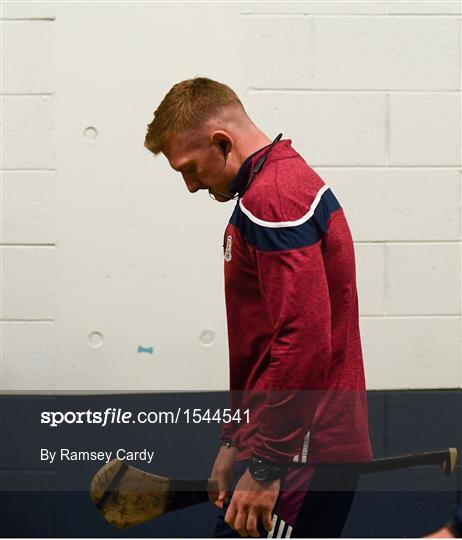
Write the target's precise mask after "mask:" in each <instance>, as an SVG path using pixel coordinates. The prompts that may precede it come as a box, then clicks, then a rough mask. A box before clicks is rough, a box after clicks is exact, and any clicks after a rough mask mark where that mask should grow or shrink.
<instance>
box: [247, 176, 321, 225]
mask: <svg viewBox="0 0 462 540" xmlns="http://www.w3.org/2000/svg"><path fill="white" fill-rule="evenodd" d="M328 189H329V186H328V185H327V184H324V186H322V188H321V189H320V190H319V191H318V192H317V194H316V197H315V198H314V201H313V202H312V203H311V206H310V209H309V210H308V212H307V213H306V214H305V215H304V216H302V217H301V218H300V219H297V220H295V221H265V220H263V219H260V218H257V217H256V216H254V215H253V214H252V213H251V212H250V211H249V210H247V208H246V207H245V206H244V204H243V203H242V199H239V206H240V208H241V210H242V211H243V212H244V214H245V215H246V216H247V217H248V218H249V219H250V220H251V221H253V222H254V223H256V224H257V225H261V226H262V227H271V228H273V229H278V228H280V227H297V225H302V223H305V221H308V220H309V219H310V217H311V216H312V215H313V214H314V211H315V210H316V207H317V206H318V204H319V201H320V200H321V197H322V194H323V193H324V192H325V191H326V190H328Z"/></svg>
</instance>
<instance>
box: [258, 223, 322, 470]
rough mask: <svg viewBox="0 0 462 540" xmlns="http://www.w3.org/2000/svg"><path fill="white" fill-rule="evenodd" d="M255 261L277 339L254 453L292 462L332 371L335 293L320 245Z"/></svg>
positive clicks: (266, 254)
mask: <svg viewBox="0 0 462 540" xmlns="http://www.w3.org/2000/svg"><path fill="white" fill-rule="evenodd" d="M281 233H283V231H281ZM292 233H295V234H296V231H292ZM289 234H291V233H289ZM255 259H256V265H257V268H258V275H259V281H260V290H261V295H262V297H263V300H264V304H265V306H266V311H267V315H268V318H269V320H270V322H271V326H272V330H273V337H272V344H271V360H270V365H269V368H268V380H267V385H266V388H267V398H266V403H265V406H264V408H263V410H262V413H261V414H260V416H259V430H258V432H257V436H256V437H255V441H254V444H253V448H252V451H253V454H255V455H257V456H259V457H261V458H264V459H267V460H269V461H273V462H287V461H289V460H291V459H292V458H293V456H294V455H295V454H297V453H298V452H299V450H300V448H301V446H302V445H303V439H304V436H305V435H306V433H307V432H308V431H309V429H310V426H311V424H312V421H313V418H314V414H315V411H316V406H317V404H318V402H319V400H320V398H321V394H322V391H323V389H324V386H325V381H326V378H327V373H328V370H329V366H330V361H331V355H332V351H331V314H330V299H329V289H328V284H327V279H326V274H325V270H324V264H323V257H322V251H321V243H320V241H318V242H316V243H314V244H312V245H309V246H305V247H298V248H295V249H288V250H266V251H261V250H258V249H256V250H255Z"/></svg>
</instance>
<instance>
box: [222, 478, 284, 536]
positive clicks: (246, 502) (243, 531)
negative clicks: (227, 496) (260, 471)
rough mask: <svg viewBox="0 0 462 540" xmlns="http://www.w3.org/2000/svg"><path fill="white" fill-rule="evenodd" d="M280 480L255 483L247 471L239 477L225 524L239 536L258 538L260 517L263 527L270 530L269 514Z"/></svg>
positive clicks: (275, 498) (274, 501) (274, 502)
mask: <svg viewBox="0 0 462 540" xmlns="http://www.w3.org/2000/svg"><path fill="white" fill-rule="evenodd" d="M280 487H281V480H280V479H277V480H269V481H267V482H257V480H254V479H253V478H252V475H251V474H250V472H249V470H248V469H247V470H246V471H245V473H244V474H243V475H242V476H241V478H240V480H239V482H238V483H237V486H236V488H235V490H234V493H233V497H232V499H231V502H230V504H229V508H228V510H227V512H226V515H225V522H226V523H227V524H228V525H229V526H230V527H232V528H233V529H235V530H236V531H237V532H238V533H239V534H240V535H241V536H254V537H255V538H258V537H259V536H260V534H259V532H258V529H257V522H258V519H259V518H260V517H261V518H262V522H263V526H264V527H265V529H266V530H267V531H268V532H269V531H270V530H271V526H272V524H271V522H272V519H271V513H272V511H273V508H274V506H275V504H276V500H277V498H278V494H279V489H280Z"/></svg>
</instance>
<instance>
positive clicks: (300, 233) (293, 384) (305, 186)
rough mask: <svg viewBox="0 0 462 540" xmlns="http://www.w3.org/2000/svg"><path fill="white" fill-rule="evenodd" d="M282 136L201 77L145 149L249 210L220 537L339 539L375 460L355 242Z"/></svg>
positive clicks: (226, 248)
mask: <svg viewBox="0 0 462 540" xmlns="http://www.w3.org/2000/svg"><path fill="white" fill-rule="evenodd" d="M281 137H282V134H280V135H278V136H277V137H276V138H275V139H274V140H273V141H271V139H269V138H268V137H267V136H266V135H265V134H264V133H263V132H262V131H260V129H258V128H257V126H256V125H255V124H254V123H253V122H252V121H251V119H250V118H249V117H248V115H247V113H246V112H245V110H244V107H243V105H242V103H241V101H240V100H239V98H238V97H237V95H236V94H235V93H234V92H233V90H232V89H231V88H229V87H228V86H226V85H224V84H221V83H218V82H216V81H212V80H210V79H207V78H203V77H198V78H195V79H190V80H186V81H182V82H180V83H178V84H176V85H174V86H173V87H172V88H171V90H170V91H169V92H168V93H167V94H166V96H165V97H164V99H163V100H162V102H161V103H160V105H159V106H158V108H157V109H156V111H155V113H154V119H153V121H152V122H151V123H150V124H149V125H148V132H147V134H146V138H145V146H146V148H148V149H149V150H150V151H151V152H153V153H154V154H159V153H160V152H162V153H163V154H164V155H165V157H166V158H167V160H168V162H169V164H170V166H171V167H172V168H174V169H175V170H177V171H179V172H180V173H181V174H182V176H183V179H184V181H185V183H186V186H187V188H188V190H189V191H190V192H192V193H194V192H196V191H198V190H201V189H207V190H208V191H209V194H210V195H211V196H212V197H213V198H215V199H216V200H218V201H220V202H226V201H229V200H234V199H235V200H236V205H235V206H234V210H233V213H232V216H231V219H230V221H229V223H228V226H227V227H226V231H225V234H224V240H223V254H224V272H225V294H226V310H227V321H228V340H229V359H230V390H231V394H230V395H231V409H232V412H233V413H235V414H233V419H232V421H231V422H228V421H224V422H223V425H222V431H221V441H220V444H221V446H220V450H219V452H218V455H217V458H216V460H215V463H214V466H213V470H212V473H211V476H212V477H213V478H217V479H218V481H219V485H220V494H219V499H218V501H217V503H216V504H217V506H218V507H219V508H221V510H222V512H221V514H220V515H219V516H218V523H217V526H216V530H215V536H217V537H219V536H236V537H238V536H239V535H240V536H254V537H258V536H267V535H268V536H270V537H286V538H288V537H304V538H306V537H311V536H314V537H320V536H321V537H322V536H327V537H333V536H339V535H340V533H341V531H342V528H343V525H344V523H345V520H346V518H347V515H348V511H349V508H350V506H351V503H352V498H353V495H354V492H355V490H356V484H357V481H358V474H357V471H356V469H355V467H354V464H355V463H356V464H357V463H361V462H366V461H369V460H370V459H371V458H372V451H371V447H370V442H369V433H368V422H367V404H366V396H365V382H364V368H363V361H362V354H361V343H360V334H359V321H358V300H357V291H356V277H355V259H354V248H353V241H352V238H351V234H350V230H349V228H348V224H347V222H346V219H345V216H344V214H343V210H342V208H341V207H340V204H339V202H338V201H337V199H336V197H335V196H334V194H333V193H332V191H331V190H330V189H329V188H328V186H327V185H326V184H325V183H324V182H323V180H322V179H321V178H320V177H319V176H318V175H317V174H316V172H315V171H314V170H313V169H311V168H310V167H309V166H308V165H307V163H306V162H305V161H304V160H303V158H302V157H301V156H300V154H298V153H297V152H296V151H295V150H294V148H293V147H292V141H291V140H290V139H282V138H281ZM246 410H247V411H249V416H245V411H246ZM348 464H350V465H348ZM351 464H353V465H351ZM233 473H234V475H233Z"/></svg>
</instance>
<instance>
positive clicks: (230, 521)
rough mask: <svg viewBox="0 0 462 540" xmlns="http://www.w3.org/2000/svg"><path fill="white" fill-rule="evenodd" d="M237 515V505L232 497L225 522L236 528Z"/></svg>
mask: <svg viewBox="0 0 462 540" xmlns="http://www.w3.org/2000/svg"><path fill="white" fill-rule="evenodd" d="M235 517H236V505H235V504H233V500H232V499H231V503H230V505H229V506H228V510H226V514H225V523H226V524H228V525H229V526H230V527H231V528H232V529H234V518H235Z"/></svg>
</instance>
